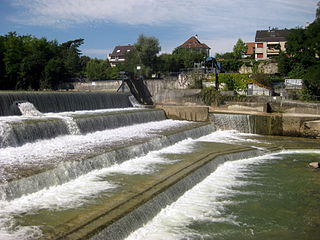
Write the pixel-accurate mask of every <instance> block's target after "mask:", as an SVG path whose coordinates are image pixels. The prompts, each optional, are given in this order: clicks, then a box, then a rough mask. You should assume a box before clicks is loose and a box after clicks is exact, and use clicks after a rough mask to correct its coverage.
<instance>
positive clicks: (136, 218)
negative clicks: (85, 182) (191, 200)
mask: <svg viewBox="0 0 320 240" xmlns="http://www.w3.org/2000/svg"><path fill="white" fill-rule="evenodd" d="M197 147H199V148H201V151H199V152H193V153H185V154H180V155H179V159H180V161H176V162H174V163H173V164H170V165H168V166H164V167H161V169H160V170H159V171H158V172H157V173H156V174H153V175H143V176H132V175H130V176H121V189H120V190H118V191H117V192H114V193H113V194H111V195H109V196H107V197H104V198H102V199H99V201H98V202H97V203H95V204H92V205H87V206H85V207H82V208H81V209H77V210H76V211H75V210H69V211H64V212H56V213H51V217H50V219H49V220H48V219H43V218H42V217H43V216H46V215H45V214H44V215H42V214H41V213H40V214H39V215H38V216H34V217H33V218H32V219H28V221H29V222H32V221H35V219H42V221H51V227H50V229H43V230H44V237H43V239H113V240H118V239H123V238H125V237H126V236H128V234H130V233H131V232H132V231H134V230H136V229H137V228H139V227H141V226H142V225H143V224H145V223H146V222H147V221H149V220H150V219H151V218H152V217H154V216H155V215H156V214H157V213H158V212H159V211H160V210H161V209H162V208H163V207H165V206H166V205H168V204H170V203H172V202H174V201H176V200H177V199H178V198H179V197H180V196H181V195H182V194H183V193H184V192H186V191H187V190H189V189H191V188H192V187H193V186H195V185H196V184H197V183H199V182H201V181H202V180H203V179H204V178H206V177H207V176H209V175H210V174H211V173H212V172H213V171H214V170H215V169H216V168H217V167H218V165H219V164H221V163H223V162H225V161H229V160H238V159H242V158H248V157H255V156H259V155H263V154H265V153H266V152H269V151H278V150H279V149H278V148H277V147H270V148H269V149H266V150H258V149H254V148H251V147H245V146H238V145H230V144H224V143H212V142H211V143H209V142H203V143H199V146H197ZM118 178H119V177H118ZM46 218H47V217H46ZM53 219H59V221H57V220H54V221H53ZM37 221H39V220H37ZM34 224H37V222H34Z"/></svg>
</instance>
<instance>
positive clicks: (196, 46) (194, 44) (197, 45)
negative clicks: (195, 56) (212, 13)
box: [178, 35, 210, 57]
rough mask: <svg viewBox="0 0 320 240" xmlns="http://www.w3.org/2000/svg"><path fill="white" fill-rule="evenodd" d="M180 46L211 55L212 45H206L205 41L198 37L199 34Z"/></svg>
mask: <svg viewBox="0 0 320 240" xmlns="http://www.w3.org/2000/svg"><path fill="white" fill-rule="evenodd" d="M178 48H188V49H193V50H195V51H199V52H204V53H205V54H206V57H208V56H209V52H210V47H208V45H206V44H205V43H201V42H200V41H199V39H198V35H195V36H192V37H190V38H189V39H188V40H187V41H185V42H184V43H183V44H182V45H180V46H179V47H178Z"/></svg>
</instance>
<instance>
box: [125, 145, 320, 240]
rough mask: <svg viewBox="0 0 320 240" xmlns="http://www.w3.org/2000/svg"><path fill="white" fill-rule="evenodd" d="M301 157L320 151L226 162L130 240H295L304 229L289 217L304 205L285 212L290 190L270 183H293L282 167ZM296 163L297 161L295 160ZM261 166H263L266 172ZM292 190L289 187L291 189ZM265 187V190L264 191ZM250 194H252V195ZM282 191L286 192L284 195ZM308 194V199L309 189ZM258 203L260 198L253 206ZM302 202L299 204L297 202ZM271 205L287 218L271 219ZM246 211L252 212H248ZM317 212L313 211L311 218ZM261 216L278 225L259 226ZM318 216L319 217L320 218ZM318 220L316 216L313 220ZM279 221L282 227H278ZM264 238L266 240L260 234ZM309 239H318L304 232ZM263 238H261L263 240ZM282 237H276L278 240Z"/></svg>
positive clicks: (130, 236) (289, 152)
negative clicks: (296, 232) (265, 210)
mask: <svg viewBox="0 0 320 240" xmlns="http://www.w3.org/2000/svg"><path fill="white" fill-rule="evenodd" d="M296 154H318V156H319V154H320V151H319V150H299V151H283V152H280V153H273V154H268V155H264V156H261V157H255V158H249V159H243V160H237V161H231V162H225V163H224V164H222V165H220V166H219V167H218V168H217V169H216V171H215V172H213V173H212V174H211V175H209V176H208V177H207V178H206V179H205V180H204V181H202V182H200V183H199V184H197V185H196V186H195V187H193V188H192V189H191V190H189V191H187V192H186V193H185V194H184V195H182V196H181V197H180V198H179V199H178V200H177V201H176V202H174V203H173V204H171V205H169V206H167V207H165V208H164V209H162V210H161V212H160V213H159V214H158V215H157V216H156V217H154V218H153V219H152V220H151V221H149V222H148V223H147V224H146V225H145V226H143V227H142V228H140V229H138V230H136V231H135V232H132V233H131V234H130V235H129V236H128V238H126V240H133V239H135V240H139V239H150V240H165V239H172V240H175V239H177V240H178V239H250V238H251V237H253V238H254V239H271V238H272V236H278V237H279V239H292V236H293V235H290V234H288V232H290V231H292V233H294V227H295V226H301V223H300V222H299V220H298V221H297V222H295V223H294V224H298V225H295V226H291V225H290V224H291V223H290V221H288V217H286V216H287V215H288V214H289V215H290V216H291V214H292V215H294V216H295V215H296V214H299V211H300V210H301V209H297V207H298V206H300V207H301V205H299V204H301V203H299V202H298V203H296V204H294V203H290V204H289V203H288V202H287V203H286V207H284V206H283V202H284V201H287V199H286V198H285V197H284V195H286V194H284V193H283V192H282V191H285V189H282V188H283V187H282V188H281V189H280V190H279V189H278V187H277V186H275V187H274V188H272V190H271V189H269V186H268V184H269V185H270V184H271V186H273V185H274V184H273V183H272V181H275V182H278V183H277V184H279V186H282V183H281V181H284V182H283V184H287V183H289V184H290V183H292V178H291V177H289V178H288V179H283V180H282V179H281V178H280V177H279V175H283V173H282V172H281V171H282V170H280V168H285V165H284V164H283V163H281V162H282V161H284V160H283V156H284V155H286V156H291V158H289V162H286V164H290V165H292V161H295V160H294V159H295V158H296V157H294V156H295V155H296ZM292 158H293V160H290V159H292ZM301 158H303V156H301V157H300V159H301ZM285 161H288V160H285ZM274 163H278V166H277V167H278V168H277V169H273V167H274V166H273V165H274ZM295 164H297V165H300V167H299V168H298V169H299V170H300V172H301V170H302V169H301V163H298V162H297V163H295ZM261 166H263V167H262V168H261ZM296 167H297V166H294V167H293V169H294V168H296ZM260 169H261V170H260ZM278 169H279V170H278ZM275 170H277V172H278V173H277V174H276V175H275V176H269V174H268V173H269V171H272V172H275ZM293 171H294V173H293V174H294V175H296V172H295V171H296V170H293ZM305 172H307V174H306V176H308V175H310V172H309V173H308V171H306V170H305V169H303V170H302V173H305ZM266 174H267V175H266ZM308 177H310V176H308ZM290 178H291V180H290ZM265 181H267V182H265ZM259 184H261V185H259ZM277 184H275V185H277ZM293 185H295V184H293ZM295 186H296V188H300V186H298V185H295ZM286 187H288V186H287V185H286ZM286 187H284V188H286ZM261 188H262V190H260V189H261ZM246 189H248V190H249V191H246ZM265 189H268V190H269V192H265V191H266V190H265ZM302 189H304V188H302ZM295 190H296V189H295ZM260 191H262V192H260ZM278 191H280V192H279V193H278ZM303 192H304V193H305V194H306V192H305V190H304V191H303ZM294 194H298V193H296V192H295V191H293V190H292V189H291V188H290V189H288V197H289V198H290V199H291V201H292V200H293V199H292V198H293V197H294V196H295V195H294ZM259 195H262V197H261V196H260V197H259ZM252 198H254V199H253V200H252V201H251V202H250V199H252ZM260 198H264V199H265V200H266V201H265V202H263V203H261V204H262V206H260V204H259V202H257V201H259V199H260ZM278 199H279V200H278ZM260 201H263V200H260ZM296 201H297V200H296V199H295V200H294V202H296ZM304 201H305V199H304V198H303V199H302V201H300V202H304ZM310 201H311V200H310ZM313 202H314V201H313ZM265 204H278V205H274V206H273V205H272V206H271V207H269V208H268V209H269V210H271V209H272V208H273V207H274V208H275V209H279V208H280V209H281V211H283V212H284V213H286V214H285V215H284V216H282V215H281V214H282V213H280V215H279V216H278V217H275V216H277V213H276V212H275V213H274V214H273V213H271V212H270V213H271V215H270V214H269V215H268V213H263V211H262V212H261V210H260V208H261V209H264V208H265V207H267V206H266V205H265ZM291 204H292V205H293V208H292V209H291V208H290V205H291ZM312 204H316V203H312ZM295 205H297V206H295ZM304 205H305V204H304ZM237 206H238V207H237ZM244 207H246V208H248V209H244ZM300 207H299V208H300ZM230 208H231V209H230ZM257 208H259V209H257ZM252 210H255V211H256V212H255V213H253V212H251V214H252V215H254V217H253V216H251V215H248V214H250V211H252ZM269 210H267V211H269ZM309 210H310V209H308V207H307V209H305V211H306V212H308V211H309ZM247 211H249V212H247ZM296 211H297V213H296ZM301 211H302V210H301ZM312 212H313V211H311V212H310V213H312ZM259 213H262V214H266V215H262V216H264V217H265V218H271V219H272V220H273V222H268V221H266V224H264V225H262V224H263V222H264V221H262V222H261V221H259V220H261V219H259V220H258V218H259V216H260V215H259ZM240 214H244V215H240ZM274 215H275V216H274ZM314 215H315V216H317V213H315V214H314ZM262 216H260V217H262ZM282 217H283V219H282ZM313 217H314V216H313V215H312V216H311V218H313ZM306 218H307V222H308V223H309V224H310V225H314V223H313V221H314V219H313V220H311V219H309V218H308V217H306ZM269 220H270V219H269ZM277 220H278V221H279V222H277ZM282 221H284V222H282ZM288 224H289V225H290V226H291V227H292V229H291V230H290V229H288V227H287V225H288ZM261 225H262V226H261ZM283 226H284V227H283ZM297 228H299V227H297ZM259 231H260V233H259ZM272 231H274V233H272ZM258 233H259V234H260V235H258ZM300 233H301V232H300ZM300 233H299V234H300ZM272 234H278V235H272ZM305 234H306V235H307V236H312V234H311V235H308V233H306V232H304V233H301V235H303V237H306V235H305ZM237 236H238V237H237ZM259 236H260V237H261V238H259ZM280 236H283V237H284V238H281V237H280ZM290 236H291V237H290ZM278 237H276V238H277V239H278ZM300 239H301V238H300ZM303 239H305V238H303Z"/></svg>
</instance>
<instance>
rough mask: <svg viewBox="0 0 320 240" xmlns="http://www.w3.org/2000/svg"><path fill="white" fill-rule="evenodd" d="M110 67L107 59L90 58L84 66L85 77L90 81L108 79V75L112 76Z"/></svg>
mask: <svg viewBox="0 0 320 240" xmlns="http://www.w3.org/2000/svg"><path fill="white" fill-rule="evenodd" d="M110 68H111V66H110V64H109V62H108V61H107V60H101V59H97V58H94V59H91V60H90V61H89V62H88V63H87V67H86V75H87V78H88V79H89V80H90V81H97V80H107V79H110V77H114V75H113V74H114V73H113V72H112V70H109V69H110Z"/></svg>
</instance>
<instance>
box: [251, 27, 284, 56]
mask: <svg viewBox="0 0 320 240" xmlns="http://www.w3.org/2000/svg"><path fill="white" fill-rule="evenodd" d="M288 35H289V30H288V29H282V30H278V29H269V30H258V31H257V32H256V38H255V59H256V60H266V59H271V58H273V57H275V56H278V55H279V54H280V51H285V50H286V43H287V37H288Z"/></svg>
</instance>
